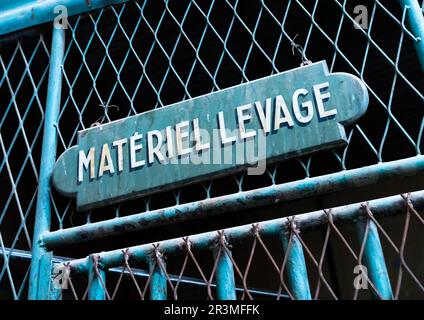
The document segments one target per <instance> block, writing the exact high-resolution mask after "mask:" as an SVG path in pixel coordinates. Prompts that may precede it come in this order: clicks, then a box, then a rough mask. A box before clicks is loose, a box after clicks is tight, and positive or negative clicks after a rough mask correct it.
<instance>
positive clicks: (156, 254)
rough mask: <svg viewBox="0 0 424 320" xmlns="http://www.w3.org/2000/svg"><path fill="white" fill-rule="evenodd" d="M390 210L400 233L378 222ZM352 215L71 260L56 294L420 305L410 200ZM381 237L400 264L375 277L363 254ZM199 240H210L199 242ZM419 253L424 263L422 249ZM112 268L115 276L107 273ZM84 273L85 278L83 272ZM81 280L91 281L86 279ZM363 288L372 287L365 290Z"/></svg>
mask: <svg viewBox="0 0 424 320" xmlns="http://www.w3.org/2000/svg"><path fill="white" fill-rule="evenodd" d="M415 196H416V195H415ZM415 199H418V198H415ZM390 207H391V208H390ZM394 207H399V208H400V210H399V212H397V213H398V214H401V216H399V217H398V218H399V219H398V222H399V223H398V228H397V229H396V230H393V229H391V230H390V231H389V229H388V228H387V225H385V219H396V217H389V218H382V217H383V216H384V215H386V214H387V211H390V209H393V208H394ZM352 209H354V211H355V212H356V213H355V215H354V216H350V215H351V214H352V212H353V211H350V209H348V208H346V207H341V208H335V209H333V210H326V211H323V212H319V213H316V215H312V214H305V215H303V216H297V217H289V218H284V219H279V220H275V221H270V222H264V223H259V224H253V225H247V226H242V227H235V228H232V229H228V230H223V231H218V232H211V233H209V234H201V235H194V236H189V237H184V238H181V239H175V240H167V241H163V242H160V243H154V244H147V245H143V246H138V247H132V248H129V249H123V250H116V251H113V252H103V253H100V254H93V255H90V256H89V257H87V258H86V259H83V260H76V261H72V262H67V263H65V264H64V265H63V268H64V270H67V273H66V279H65V278H64V277H63V278H62V279H61V280H62V281H64V282H62V284H63V283H65V282H66V285H67V288H68V289H69V290H66V291H65V290H63V291H62V292H63V298H66V299H87V298H90V297H91V298H93V296H92V294H93V293H92V291H93V286H94V285H93V283H95V279H98V282H99V287H98V288H97V289H98V290H99V291H100V292H101V294H102V295H103V296H102V298H104V299H108V300H110V299H120V298H124V299H128V298H132V299H160V298H163V299H165V298H168V299H175V300H177V299H193V298H194V299H199V298H205V299H210V300H213V299H217V298H218V299H223V298H224V299H228V298H231V295H232V294H233V298H238V299H242V300H243V299H245V300H252V299H263V298H266V299H270V298H275V299H289V298H290V299H294V298H297V299H299V298H301V299H302V298H303V299H304V298H308V297H306V296H309V298H313V299H370V298H372V297H376V298H379V299H387V298H394V299H402V298H411V297H414V298H422V297H423V294H424V284H423V276H424V273H423V268H422V265H421V266H420V265H419V264H418V265H411V263H410V258H409V257H410V255H413V256H414V255H416V254H417V252H418V250H416V249H417V247H416V246H417V244H419V243H420V241H422V232H421V231H422V228H423V226H424V220H423V217H422V215H421V214H420V213H418V212H417V211H416V209H415V207H414V205H413V203H412V201H411V195H402V196H400V197H396V198H395V201H392V202H391V201H388V202H387V204H385V205H384V206H383V207H379V206H378V205H375V204H373V203H371V204H368V203H364V204H362V205H357V206H355V207H352ZM347 211H349V212H350V213H347ZM348 216H349V217H348ZM358 219H359V221H360V223H361V226H362V228H360V230H359V229H357V230H354V229H353V228H351V226H349V225H348V226H346V225H344V224H345V223H346V222H349V221H350V222H352V221H358ZM316 228H321V229H322V231H323V235H324V236H323V238H324V241H322V242H321V241H320V242H318V243H317V242H316V241H314V237H313V235H312V237H311V234H310V233H311V232H312V233H313V232H314V231H313V229H316ZM411 229H415V230H420V232H419V233H420V238H421V240H420V239H419V238H414V239H411V238H410V236H411V234H410V232H409V230H411ZM377 233H379V234H380V239H381V243H382V244H383V247H384V248H385V249H386V250H385V255H386V258H387V261H396V263H395V264H388V265H387V270H381V269H379V274H378V275H376V274H373V273H372V272H368V269H367V265H368V266H370V260H369V259H373V258H375V257H371V256H370V255H369V254H370V251H367V246H369V243H370V242H373V241H374V240H375V238H374V237H375V236H376V235H377ZM377 238H378V235H377ZM205 239H209V240H208V241H206V242H205ZM330 247H333V249H336V250H335V251H336V252H337V263H336V269H332V268H331V263H330V262H329V260H330V259H332V257H331V256H330V254H329V248H330ZM299 248H301V250H303V252H304V256H305V261H306V266H307V274H306V277H305V281H306V282H305V286H306V289H305V294H306V296H304V295H303V296H302V293H300V292H299V279H296V275H295V274H294V273H298V272H299V269H302V265H301V263H300V264H299V261H297V260H296V259H295V258H294V255H293V252H294V251H296V250H299ZM205 251H206V252H205ZM418 254H419V255H421V256H422V254H421V252H419V253H418ZM87 261H88V264H87ZM84 265H85V267H84ZM87 265H88V267H87ZM110 266H112V267H115V268H116V267H118V269H115V272H114V273H111V272H108V273H107V274H106V273H105V272H106V271H107V270H108V267H110ZM84 268H92V270H91V271H90V269H89V270H88V271H87V270H86V269H84ZM140 268H142V270H148V271H141V270H140ZM371 268H372V267H371ZM83 269H84V270H85V272H84V273H82V274H81V272H82V270H83ZM101 273H102V274H103V273H105V274H106V276H101ZM87 274H91V276H90V277H93V278H91V280H90V281H88V280H87ZM336 274H337V277H335V275H336ZM352 274H353V275H354V276H353V277H352ZM62 275H63V274H62ZM187 276H188V277H189V279H193V277H195V278H197V279H198V280H197V281H198V282H199V283H197V289H193V288H191V289H190V290H185V289H186V288H187V286H189V285H191V286H193V283H191V284H189V282H188V281H187V280H186V279H187ZM307 276H309V281H308V277H307ZM74 277H75V278H74ZM344 277H346V278H348V279H350V280H351V281H347V282H345V281H337V278H338V279H343V278H344ZM382 277H388V278H389V279H391V285H392V289H391V288H390V287H389V288H388V290H387V288H386V289H385V288H383V287H382V286H381V283H380V280H381V278H382ZM81 278H82V279H84V278H85V281H82V280H81ZM228 282H230V285H229V284H228ZM231 282H232V284H231ZM389 283H390V280H389ZM199 284H200V285H199ZM258 288H260V289H258ZM365 288H369V290H363V289H365ZM231 291H232V292H231ZM187 292H189V294H187ZM90 295H91V296H90ZM299 295H300V296H299Z"/></svg>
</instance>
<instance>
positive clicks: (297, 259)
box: [280, 232, 312, 300]
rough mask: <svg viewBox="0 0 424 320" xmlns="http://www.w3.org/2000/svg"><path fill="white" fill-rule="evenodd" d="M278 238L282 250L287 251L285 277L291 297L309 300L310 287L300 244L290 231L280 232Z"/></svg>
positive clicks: (310, 297)
mask: <svg viewBox="0 0 424 320" xmlns="http://www.w3.org/2000/svg"><path fill="white" fill-rule="evenodd" d="M280 238H281V241H282V243H283V248H284V251H285V252H286V253H287V262H286V269H287V278H288V281H289V286H290V291H291V292H292V295H293V298H295V299H296V300H311V299H312V296H311V289H310V287H309V281H308V279H309V278H308V271H307V269H306V263H305V255H304V253H303V247H302V244H301V243H300V241H299V239H298V238H297V236H296V235H295V234H292V236H290V232H282V233H281V236H280Z"/></svg>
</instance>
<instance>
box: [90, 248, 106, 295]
mask: <svg viewBox="0 0 424 320" xmlns="http://www.w3.org/2000/svg"><path fill="white" fill-rule="evenodd" d="M105 285H106V271H105V270H104V269H103V268H101V267H100V266H97V272H96V266H95V259H94V256H90V259H89V269H88V300H106V291H105V288H104V286H105Z"/></svg>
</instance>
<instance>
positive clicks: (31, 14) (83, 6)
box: [0, 0, 128, 35]
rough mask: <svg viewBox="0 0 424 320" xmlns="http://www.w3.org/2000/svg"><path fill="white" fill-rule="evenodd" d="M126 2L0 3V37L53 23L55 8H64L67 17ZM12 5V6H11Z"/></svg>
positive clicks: (30, 0) (20, 0) (25, 0)
mask: <svg viewBox="0 0 424 320" xmlns="http://www.w3.org/2000/svg"><path fill="white" fill-rule="evenodd" d="M127 1H128V0H56V1H46V0H44V1H39V0H14V1H4V3H0V35H4V34H7V33H11V32H14V31H18V30H21V29H25V28H28V27H31V26H36V25H39V24H42V23H46V22H50V21H53V20H54V18H55V17H56V16H57V13H55V8H56V7H57V6H65V7H66V8H67V10H68V16H72V15H76V14H80V13H85V12H89V11H92V10H96V9H99V8H104V7H107V6H110V5H114V4H120V3H124V2H127ZM11 4H13V5H11Z"/></svg>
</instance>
